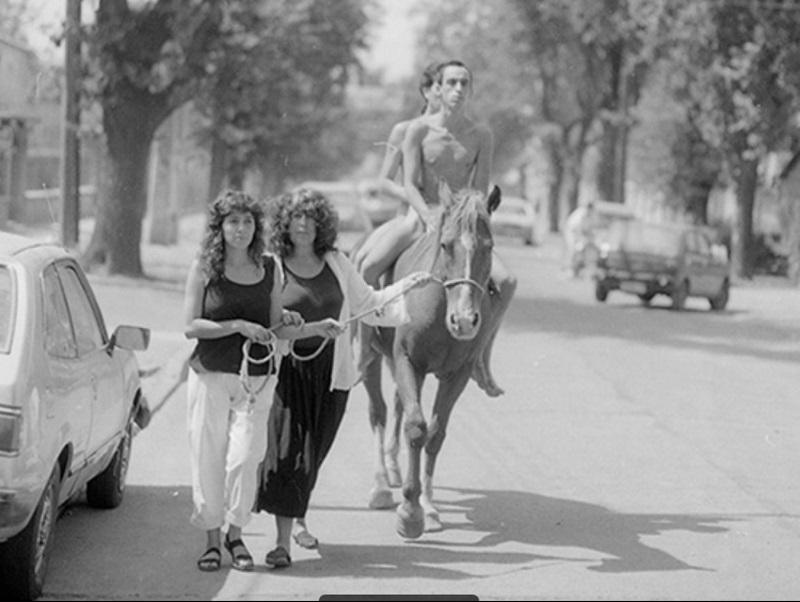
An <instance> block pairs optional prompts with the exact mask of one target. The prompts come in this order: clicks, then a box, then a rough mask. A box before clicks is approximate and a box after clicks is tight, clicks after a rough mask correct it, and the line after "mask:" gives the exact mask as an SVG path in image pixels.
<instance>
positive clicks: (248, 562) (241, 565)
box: [225, 535, 254, 571]
mask: <svg viewBox="0 0 800 602" xmlns="http://www.w3.org/2000/svg"><path fill="white" fill-rule="evenodd" d="M235 548H242V549H244V552H239V553H238V554H234V552H233V550H234V549H235ZM225 549H226V550H228V552H230V555H231V566H232V567H233V568H235V569H236V570H237V571H252V570H253V568H254V565H253V557H252V556H251V555H250V552H249V551H248V550H247V546H246V545H244V542H243V541H242V540H241V539H234V540H233V541H231V540H229V539H228V536H227V535H225Z"/></svg>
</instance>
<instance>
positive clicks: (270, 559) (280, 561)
mask: <svg viewBox="0 0 800 602" xmlns="http://www.w3.org/2000/svg"><path fill="white" fill-rule="evenodd" d="M264 562H265V563H266V565H267V566H270V567H272V568H274V569H282V568H285V567H287V566H291V565H292V557H291V556H289V552H288V551H287V550H286V548H284V547H283V546H278V547H277V548H275V549H274V550H272V551H271V552H269V553H267V557H266V558H265V559H264Z"/></svg>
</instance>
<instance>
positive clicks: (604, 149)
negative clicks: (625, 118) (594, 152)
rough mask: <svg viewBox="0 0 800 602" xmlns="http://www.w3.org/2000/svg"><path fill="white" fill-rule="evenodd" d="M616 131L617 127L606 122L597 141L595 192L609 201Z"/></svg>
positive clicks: (612, 185)
mask: <svg viewBox="0 0 800 602" xmlns="http://www.w3.org/2000/svg"><path fill="white" fill-rule="evenodd" d="M616 132H617V128H615V127H614V126H613V125H611V124H610V123H606V124H605V127H604V129H603V135H602V137H601V138H600V142H599V146H600V152H599V155H600V157H599V160H598V165H597V193H598V194H599V195H600V198H601V199H602V200H604V201H611V200H613V198H614V176H615V174H616V163H615V161H614V158H615V157H614V153H615V150H616V147H617V138H616Z"/></svg>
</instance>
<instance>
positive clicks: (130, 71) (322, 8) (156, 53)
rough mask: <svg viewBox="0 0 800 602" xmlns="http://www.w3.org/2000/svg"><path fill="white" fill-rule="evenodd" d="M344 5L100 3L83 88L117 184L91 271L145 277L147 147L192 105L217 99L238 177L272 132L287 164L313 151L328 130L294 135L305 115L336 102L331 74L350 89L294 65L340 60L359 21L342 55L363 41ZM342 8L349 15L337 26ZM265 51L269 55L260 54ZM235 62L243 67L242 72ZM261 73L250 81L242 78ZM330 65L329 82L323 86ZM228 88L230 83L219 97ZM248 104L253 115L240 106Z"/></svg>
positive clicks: (167, 0) (246, 0) (90, 256)
mask: <svg viewBox="0 0 800 602" xmlns="http://www.w3.org/2000/svg"><path fill="white" fill-rule="evenodd" d="M326 5H328V6H327V7H326ZM343 5H344V2H337V3H335V4H333V3H326V2H324V1H323V0H298V1H297V2H288V1H286V0H268V1H261V0H210V1H202V0H183V1H180V2H178V1H175V0H156V1H154V2H149V3H144V4H142V3H139V4H137V8H135V9H134V8H132V7H131V6H130V5H129V3H128V2H127V0H99V2H98V7H97V11H96V15H95V23H94V24H93V25H92V26H91V27H90V28H89V30H88V32H87V36H86V41H87V48H88V58H89V61H88V70H87V71H88V74H89V77H87V78H86V80H85V82H86V86H85V87H86V92H87V96H88V97H89V98H94V99H97V100H98V101H99V103H100V105H101V108H102V115H103V116H102V124H103V132H104V134H105V137H106V142H107V147H108V156H109V163H110V174H109V181H110V186H109V191H108V196H107V198H105V199H104V201H103V202H102V203H101V204H100V205H99V207H98V213H97V219H96V223H95V229H94V232H93V234H92V239H91V241H90V243H89V246H88V248H87V250H86V251H85V254H84V262H85V263H86V264H87V265H88V266H92V265H96V264H106V266H107V269H108V271H109V272H110V273H121V274H128V275H132V276H140V275H141V274H142V265H141V258H140V253H139V244H140V241H141V230H142V219H143V217H144V213H145V210H146V175H147V162H148V158H149V151H150V144H151V142H152V139H153V136H154V134H155V132H156V130H157V128H158V126H159V125H160V124H161V123H163V121H164V120H165V119H166V118H167V117H168V116H169V115H170V114H171V113H172V112H173V111H174V110H175V109H176V108H178V107H180V106H181V105H183V104H184V103H186V102H188V101H189V100H196V99H199V98H202V97H203V96H205V95H209V94H210V95H212V96H213V94H214V93H216V94H217V98H216V100H215V101H209V102H207V103H206V106H211V107H212V112H211V114H212V115H214V117H215V119H216V121H215V122H214V124H215V125H216V126H217V127H218V130H221V131H222V132H223V133H222V135H220V136H219V137H220V138H221V139H222V140H223V141H225V143H226V145H228V146H229V148H235V149H236V151H237V153H238V154H237V155H236V156H235V157H234V158H233V160H232V161H230V162H229V163H227V164H226V167H230V168H232V169H233V170H237V169H238V170H243V169H244V168H245V167H246V166H248V165H252V164H253V163H254V162H255V161H256V160H257V158H261V157H263V156H264V155H263V153H264V148H263V145H264V144H265V142H264V140H265V139H269V141H270V142H269V143H271V141H272V137H273V136H275V140H276V141H277V144H279V145H281V144H282V145H283V146H280V148H281V149H282V150H283V151H285V153H286V154H284V155H283V158H284V159H285V158H286V157H288V156H290V155H289V153H292V152H294V151H296V150H297V149H299V150H297V152H303V151H304V150H307V149H308V147H309V145H310V144H312V143H313V140H315V139H317V138H315V136H319V135H321V134H320V132H319V131H318V130H316V129H315V130H313V131H311V129H310V128H313V127H315V126H316V127H321V125H320V124H321V122H320V121H319V120H315V121H311V123H310V125H308V126H307V127H306V129H303V130H300V129H296V128H295V126H299V125H303V126H306V125H307V124H306V123H305V122H302V118H300V117H298V115H300V114H302V115H305V116H306V117H308V118H309V120H311V118H312V117H313V116H314V114H313V111H312V110H311V108H312V107H313V108H316V109H318V108H319V107H321V106H326V104H327V101H328V100H329V99H330V98H331V90H332V88H331V86H330V85H328V84H329V83H330V81H331V78H332V79H333V80H335V82H336V83H337V84H338V85H343V82H345V81H346V78H347V73H346V69H344V68H341V69H337V68H331V67H330V66H331V62H332V61H324V65H317V64H313V63H309V64H308V65H307V66H306V68H305V70H304V71H303V70H301V71H299V72H298V71H295V70H294V68H296V67H297V66H298V64H301V63H302V62H303V61H304V60H310V59H318V60H320V61H323V59H326V58H327V53H331V54H332V55H335V59H336V60H341V58H342V52H343V51H342V50H341V49H342V43H341V39H342V38H343V37H347V36H344V35H343V34H345V33H347V32H345V31H344V30H343V27H346V26H347V25H346V24H350V25H353V26H356V29H355V31H354V32H353V31H351V32H349V33H350V36H349V37H347V39H349V40H351V41H352V40H355V42H352V44H351V47H348V48H347V49H346V50H345V51H344V52H345V53H346V52H350V53H352V45H357V44H358V40H359V37H358V31H359V30H358V27H357V25H358V20H357V19H358V13H357V9H358V6H359V2H358V1H356V0H352V1H351V2H349V3H348V7H349V9H348V11H345V10H344V9H342V10H341V11H339V10H338V8H341V7H342V6H343ZM350 9H352V10H350ZM341 13H346V14H347V15H348V16H352V19H350V20H347V19H340V20H336V19H337V18H338V16H339V15H340V14H341ZM331 19H332V20H333V22H331V21H330V20H331ZM337 36H338V37H337ZM307 45H308V46H307ZM265 48H269V49H272V50H271V51H270V52H268V53H267V54H266V55H265V54H264V52H265ZM284 51H285V53H284ZM284 54H285V55H286V56H284ZM348 56H350V55H348ZM286 57H289V58H286ZM295 60H296V61H298V62H297V63H293V62H291V61H295ZM263 61H267V64H262V63H263ZM275 61H289V62H288V63H287V62H283V63H281V64H280V65H278V66H277V67H276V66H275V65H272V64H271V63H272V62H275ZM333 62H335V61H333ZM256 63H258V65H259V67H258V68H255V64H256ZM302 64H305V63H302ZM239 67H241V68H243V69H245V71H244V72H243V73H244V75H243V76H241V77H240V76H239V75H238V74H237V69H238V68H239ZM254 68H255V73H256V78H255V81H253V82H247V81H246V76H247V73H250V74H252V73H253V69H254ZM325 68H328V69H329V71H328V72H327V75H328V77H327V79H325V78H322V79H320V78H319V77H317V76H318V75H319V74H320V73H321V72H323V70H324V69H325ZM331 74H333V75H331ZM225 85H229V86H230V88H229V89H228V90H227V91H226V94H223V93H222V92H223V87H224V86H225ZM237 86H238V87H237ZM227 93H229V94H227ZM237 95H238V98H237ZM334 99H335V95H334ZM243 104H244V106H245V108H246V109H248V110H240V109H241V107H242V105H243ZM334 104H335V102H334ZM265 116H266V118H267V119H268V121H267V122H266V123H264V122H262V120H263V119H265ZM277 126H280V127H282V128H283V129H279V127H277ZM291 136H297V137H298V138H299V140H300V142H298V144H297V145H295V146H294V147H288V146H286V144H285V143H286V141H287V139H288V138H291ZM276 161H278V162H280V160H277V159H276ZM274 164H275V163H273V165H274ZM238 177H239V176H236V175H234V179H236V178H238Z"/></svg>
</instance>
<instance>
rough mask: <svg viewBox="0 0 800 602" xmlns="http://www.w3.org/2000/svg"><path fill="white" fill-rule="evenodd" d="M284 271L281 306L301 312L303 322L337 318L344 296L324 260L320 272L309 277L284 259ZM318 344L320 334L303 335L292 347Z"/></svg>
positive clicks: (308, 348)
mask: <svg viewBox="0 0 800 602" xmlns="http://www.w3.org/2000/svg"><path fill="white" fill-rule="evenodd" d="M283 272H284V274H285V275H286V282H285V284H284V286H283V292H282V294H281V304H282V305H283V307H284V308H286V309H291V310H294V311H296V312H298V313H300V315H301V316H303V319H305V321H306V322H314V321H316V320H323V319H324V318H334V319H338V318H339V314H340V313H341V311H342V303H343V302H344V295H343V294H342V289H341V287H340V286H339V281H338V280H337V279H336V274H334V273H333V270H331V266H329V265H328V264H327V262H326V263H325V264H324V266H323V268H322V270H321V271H320V273H319V274H317V275H316V276H312V277H311V278H303V277H302V276H298V275H297V274H295V273H294V272H293V271H292V270H290V269H289V268H288V267H287V266H286V263H285V262H284V264H283ZM321 344H322V338H321V337H306V338H304V339H298V340H297V341H295V343H294V348H295V349H296V350H298V351H309V350H313V349H316V348H317V347H319V346H320V345H321Z"/></svg>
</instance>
